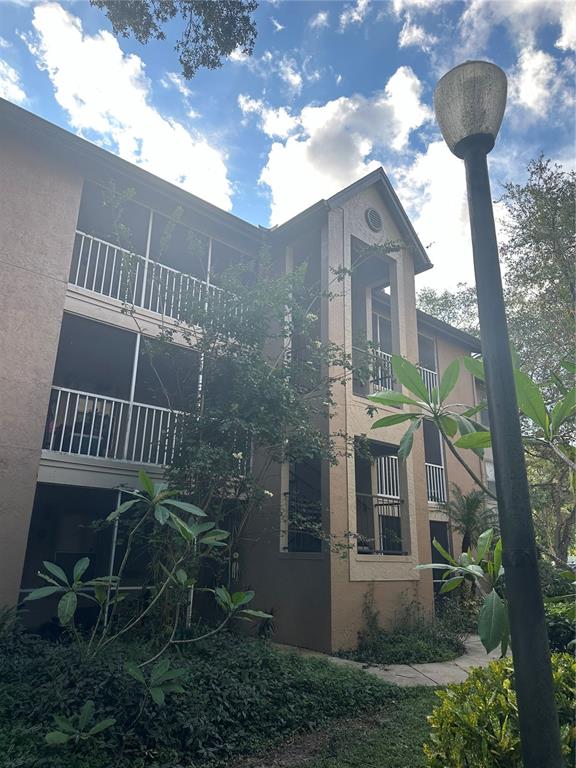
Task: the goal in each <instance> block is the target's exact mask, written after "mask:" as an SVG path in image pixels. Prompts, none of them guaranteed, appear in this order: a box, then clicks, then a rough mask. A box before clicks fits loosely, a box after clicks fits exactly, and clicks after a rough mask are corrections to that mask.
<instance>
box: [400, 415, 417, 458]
mask: <svg viewBox="0 0 576 768" xmlns="http://www.w3.org/2000/svg"><path fill="white" fill-rule="evenodd" d="M420 424H422V419H416V421H413V422H412V424H410V426H409V427H408V429H407V430H406V432H405V433H404V435H403V436H402V439H401V440H400V445H399V446H398V458H400V459H406V458H407V457H408V456H409V454H410V451H411V450H412V445H413V443H414V433H415V432H416V430H417V429H419V428H420Z"/></svg>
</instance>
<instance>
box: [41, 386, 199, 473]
mask: <svg viewBox="0 0 576 768" xmlns="http://www.w3.org/2000/svg"><path fill="white" fill-rule="evenodd" d="M183 417H184V414H182V413H180V412H178V411H171V410H169V409H168V408H160V407H158V406H155V405H145V404H143V403H130V402H128V401H127V400H119V399H118V398H114V397H102V396H100V395H95V394H91V393H89V392H79V391H77V390H73V389H66V388H64V387H52V392H51V396H50V405H49V408H48V419H47V421H46V429H45V432H44V442H43V446H42V447H43V448H44V449H46V450H48V451H56V452H58V453H66V454H71V455H74V454H75V455H80V456H92V457H98V458H103V459H119V460H123V461H130V462H137V463H139V464H142V463H144V464H158V465H166V464H169V463H170V461H171V459H172V456H173V455H174V449H175V446H176V444H177V440H178V438H179V427H180V425H181V423H182V420H183Z"/></svg>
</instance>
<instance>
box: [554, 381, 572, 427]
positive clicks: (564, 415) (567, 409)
mask: <svg viewBox="0 0 576 768" xmlns="http://www.w3.org/2000/svg"><path fill="white" fill-rule="evenodd" d="M575 409H576V387H574V388H573V389H571V390H570V392H568V394H567V395H565V397H563V398H562V399H561V400H558V402H557V403H556V405H555V406H554V408H553V409H552V415H551V419H550V422H551V432H552V434H553V435H554V434H555V433H556V432H557V431H558V428H559V427H560V426H561V425H562V424H563V423H564V422H565V421H566V419H569V418H570V417H571V416H572V415H573V413H574V410H575Z"/></svg>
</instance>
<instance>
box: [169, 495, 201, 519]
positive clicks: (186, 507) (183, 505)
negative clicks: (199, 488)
mask: <svg viewBox="0 0 576 768" xmlns="http://www.w3.org/2000/svg"><path fill="white" fill-rule="evenodd" d="M164 504H168V505H170V506H171V507H176V508H177V509H181V510H182V511H183V512H188V514H189V515H194V517H206V512H204V511H203V510H202V509H200V507H197V506H196V505H195V504H188V503H187V502H186V501H177V500H176V499H164Z"/></svg>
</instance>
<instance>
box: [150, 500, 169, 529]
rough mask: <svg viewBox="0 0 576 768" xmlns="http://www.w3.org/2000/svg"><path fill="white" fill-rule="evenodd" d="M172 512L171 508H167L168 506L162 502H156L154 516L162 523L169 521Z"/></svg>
mask: <svg viewBox="0 0 576 768" xmlns="http://www.w3.org/2000/svg"><path fill="white" fill-rule="evenodd" d="M170 514H171V512H170V510H169V509H166V507H163V506H162V505H161V504H155V506H154V517H155V518H156V520H157V521H158V522H159V523H160V525H165V524H166V523H167V522H168V520H169V519H170Z"/></svg>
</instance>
